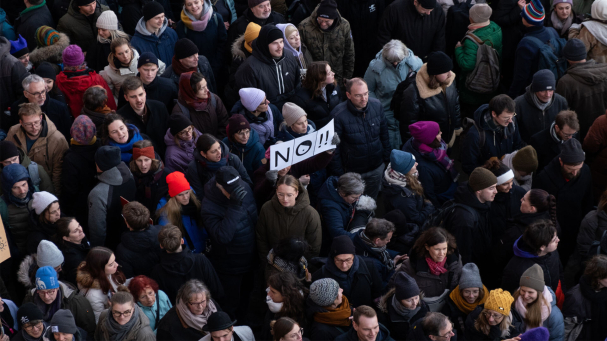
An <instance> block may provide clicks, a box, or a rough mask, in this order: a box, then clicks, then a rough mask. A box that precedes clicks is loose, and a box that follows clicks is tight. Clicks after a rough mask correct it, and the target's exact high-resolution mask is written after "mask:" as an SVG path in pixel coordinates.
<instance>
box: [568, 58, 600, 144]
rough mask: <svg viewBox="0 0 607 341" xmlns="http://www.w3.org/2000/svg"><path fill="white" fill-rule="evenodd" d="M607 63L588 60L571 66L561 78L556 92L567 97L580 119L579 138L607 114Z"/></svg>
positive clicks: (570, 106) (571, 107)
mask: <svg viewBox="0 0 607 341" xmlns="http://www.w3.org/2000/svg"><path fill="white" fill-rule="evenodd" d="M606 91H607V64H603V63H597V62H596V61H595V60H588V61H586V62H585V63H578V64H573V65H571V66H569V68H568V69H567V73H566V74H565V75H564V76H563V77H562V78H561V79H559V82H558V84H557V85H556V93H558V94H559V95H561V96H563V97H565V99H566V100H567V103H568V104H569V108H570V109H571V110H573V111H575V112H577V113H584V114H583V115H578V119H579V120H580V132H579V138H580V139H581V140H583V139H584V137H585V136H586V133H587V132H588V129H590V126H592V124H593V123H594V121H595V119H597V118H598V117H600V116H602V115H603V114H605V110H606V109H607V98H606V97H605V96H603V94H604V93H605V92H606Z"/></svg>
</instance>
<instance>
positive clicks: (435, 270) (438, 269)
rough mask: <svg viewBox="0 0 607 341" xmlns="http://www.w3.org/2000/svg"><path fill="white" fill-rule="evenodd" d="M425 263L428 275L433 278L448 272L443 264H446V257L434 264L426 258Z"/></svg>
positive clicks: (430, 259)
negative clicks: (428, 271)
mask: <svg viewBox="0 0 607 341" xmlns="http://www.w3.org/2000/svg"><path fill="white" fill-rule="evenodd" d="M426 263H428V268H429V270H430V273H431V274H433V275H434V276H440V275H441V274H444V273H446V272H447V271H449V270H447V269H446V268H445V263H447V257H445V258H444V259H443V260H442V261H441V262H440V263H437V262H435V261H434V260H432V258H430V257H426Z"/></svg>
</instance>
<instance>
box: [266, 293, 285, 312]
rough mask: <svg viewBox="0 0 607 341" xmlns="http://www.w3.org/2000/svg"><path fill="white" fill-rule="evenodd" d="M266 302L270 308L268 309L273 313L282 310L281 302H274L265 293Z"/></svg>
mask: <svg viewBox="0 0 607 341" xmlns="http://www.w3.org/2000/svg"><path fill="white" fill-rule="evenodd" d="M266 304H267V305H268V308H270V311H271V312H273V313H274V314H276V313H277V312H279V311H281V310H282V303H276V302H274V301H272V299H271V298H270V296H268V295H266Z"/></svg>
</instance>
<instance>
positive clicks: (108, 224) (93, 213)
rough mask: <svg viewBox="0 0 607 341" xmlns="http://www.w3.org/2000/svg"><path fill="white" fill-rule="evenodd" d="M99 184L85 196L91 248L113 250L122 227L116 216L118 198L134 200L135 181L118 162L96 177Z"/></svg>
mask: <svg viewBox="0 0 607 341" xmlns="http://www.w3.org/2000/svg"><path fill="white" fill-rule="evenodd" d="M97 179H98V180H99V183H98V184H97V185H96V186H95V188H93V190H92V191H91V192H90V193H89V196H88V203H89V238H90V240H91V245H93V246H101V245H106V246H108V247H116V245H118V242H119V238H120V234H121V233H122V232H125V231H126V225H125V223H124V219H122V216H121V214H120V212H122V204H121V203H120V197H123V198H125V199H126V200H128V201H133V200H135V194H136V192H137V189H136V187H135V179H133V174H131V171H130V170H129V169H128V167H127V166H126V165H125V164H124V162H121V163H120V164H118V166H116V167H114V168H111V169H108V170H107V171H105V172H103V173H101V174H99V175H98V176H97Z"/></svg>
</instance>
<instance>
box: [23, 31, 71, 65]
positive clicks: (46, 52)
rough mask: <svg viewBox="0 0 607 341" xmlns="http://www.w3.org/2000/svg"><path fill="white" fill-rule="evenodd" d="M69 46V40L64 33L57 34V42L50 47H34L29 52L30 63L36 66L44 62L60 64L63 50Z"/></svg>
mask: <svg viewBox="0 0 607 341" xmlns="http://www.w3.org/2000/svg"><path fill="white" fill-rule="evenodd" d="M69 44H70V38H69V37H68V36H67V35H66V34H65V33H59V40H58V41H57V42H56V43H54V44H53V45H51V46H44V47H36V48H35V49H34V51H32V52H30V61H31V62H32V64H34V65H38V64H40V63H42V62H44V61H48V62H50V63H55V62H57V61H58V62H61V59H62V55H63V50H65V48H66V47H68V45H69Z"/></svg>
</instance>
